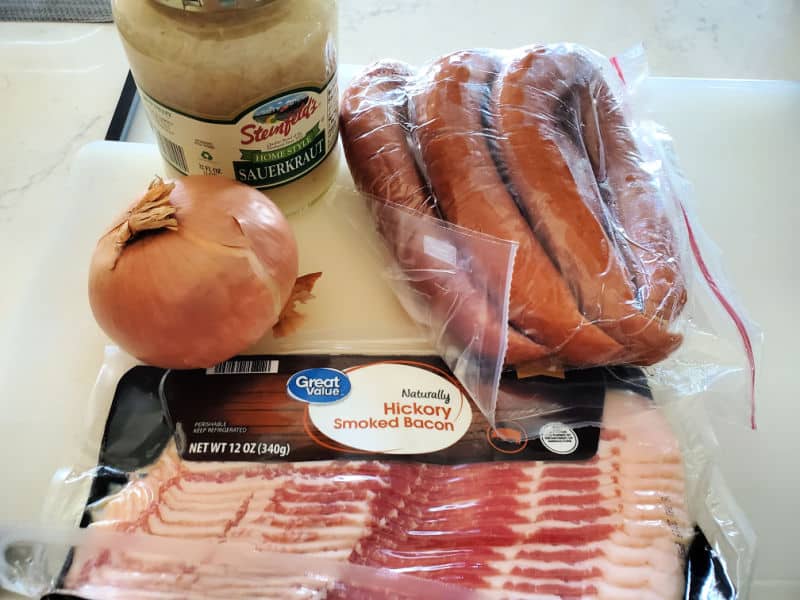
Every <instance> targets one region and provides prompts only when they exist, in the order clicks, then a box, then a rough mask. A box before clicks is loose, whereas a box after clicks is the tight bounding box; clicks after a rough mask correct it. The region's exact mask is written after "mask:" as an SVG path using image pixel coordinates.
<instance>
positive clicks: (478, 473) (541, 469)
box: [63, 390, 692, 600]
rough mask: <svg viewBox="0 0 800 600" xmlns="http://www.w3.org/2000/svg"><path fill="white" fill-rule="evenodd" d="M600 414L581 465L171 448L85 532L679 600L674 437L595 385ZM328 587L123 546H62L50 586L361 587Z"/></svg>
mask: <svg viewBox="0 0 800 600" xmlns="http://www.w3.org/2000/svg"><path fill="white" fill-rule="evenodd" d="M603 421H604V424H603V429H602V431H601V435H600V443H599V447H598V451H597V455H596V456H595V457H594V458H593V459H591V460H588V461H581V462H556V463H554V462H531V461H511V462H492V463H474V464H461V465H439V464H421V463H414V462H404V461H374V460H373V461H352V460H342V461H319V462H314V461H310V462H277V463H246V462H227V463H225V462H202V461H187V460H183V459H181V458H180V457H179V456H178V453H177V451H176V448H175V446H174V444H170V445H169V446H168V447H167V448H166V449H165V450H164V452H163V454H162V455H161V456H160V457H159V459H158V460H157V461H156V463H155V464H154V465H153V466H151V467H150V468H148V469H145V470H144V471H142V472H141V473H134V474H132V475H131V477H130V483H129V484H128V485H127V486H126V487H125V488H123V489H122V490H121V491H120V492H118V493H117V494H115V495H114V496H111V497H109V498H107V499H106V500H105V501H104V502H102V503H101V504H100V505H99V506H98V507H97V509H96V510H95V512H94V521H93V523H92V525H91V527H93V528H96V529H99V530H110V531H116V532H129V533H139V534H150V535H156V536H164V537H168V538H181V539H183V538H191V539H197V540H207V541H211V542H214V544H215V545H216V544H226V543H229V542H230V543H239V544H247V545H248V547H249V548H251V552H252V555H254V556H257V554H258V552H260V551H268V552H282V553H287V554H298V561H303V560H304V557H312V558H313V557H320V558H322V557H324V558H328V559H331V560H338V561H342V562H343V563H344V562H350V563H355V564H360V565H366V566H371V567H383V568H386V569H390V570H393V571H396V572H399V573H405V574H408V575H415V576H417V577H422V578H428V579H433V580H436V581H439V582H447V583H451V584H456V585H460V586H462V587H464V588H471V589H474V590H479V591H486V592H487V593H489V594H491V597H492V598H496V599H497V600H501V599H502V600H562V599H564V598H569V599H570V600H577V599H582V600H599V599H604V600H656V599H657V600H677V599H678V598H682V597H683V592H682V590H683V588H684V583H685V578H684V552H685V549H686V546H687V544H688V541H689V539H690V538H691V535H692V523H691V519H690V517H689V515H688V514H687V506H686V501H685V488H684V472H683V461H682V457H681V454H680V449H679V446H678V442H677V439H676V438H675V436H674V434H673V433H672V431H671V429H670V427H669V425H668V423H667V420H666V418H665V417H664V415H663V414H662V413H661V411H660V410H659V409H658V408H657V407H656V406H655V405H654V404H652V403H651V402H650V401H649V400H647V399H645V398H643V397H641V396H638V395H636V394H634V393H632V392H628V391H621V390H612V391H609V392H608V394H607V396H606V402H605V409H604V415H603ZM330 583H331V582H330V581H329V580H325V579H320V578H314V576H313V570H312V571H310V572H308V573H304V574H303V575H302V576H299V575H297V574H296V573H295V574H294V575H291V576H290V575H289V574H284V573H277V574H276V573H274V570H273V572H270V571H269V565H265V571H264V572H263V573H257V572H250V570H248V569H243V568H242V569H237V568H236V567H235V565H234V566H231V565H222V564H219V562H218V561H215V560H214V558H213V554H211V555H210V557H209V558H208V559H206V560H204V561H197V560H192V561H186V560H183V559H182V557H180V556H176V557H174V559H173V560H170V561H164V560H163V557H159V558H157V559H154V558H152V557H147V556H146V555H141V554H137V553H136V552H128V551H126V550H125V548H124V547H123V548H122V549H120V548H117V549H114V550H111V551H106V552H104V551H103V549H102V548H97V549H94V548H93V549H91V550H88V551H87V550H84V549H83V548H81V549H80V550H78V551H76V553H75V556H74V558H73V560H72V565H71V567H70V569H69V572H68V574H67V576H66V578H65V580H64V585H63V587H64V588H65V589H66V590H69V591H72V592H74V593H77V594H83V595H85V597H89V598H94V599H96V600H106V599H108V600H110V599H112V598H113V599H117V598H150V599H152V600H172V599H175V600H177V599H179V598H181V599H183V598H189V597H191V598H209V599H210V598H216V599H219V600H222V599H223V598H224V599H227V600H234V599H238V598H247V599H249V600H250V599H253V598H280V599H283V598H286V599H288V598H314V599H319V600H322V599H333V598H336V599H337V600H338V599H344V598H347V599H348V600H352V599H353V598H356V597H361V596H356V595H350V594H349V593H348V592H346V591H342V592H341V593H338V592H337V591H336V588H335V587H334V589H331V586H330ZM342 583H343V584H345V585H346V584H347V583H348V582H347V581H346V580H345V581H343V582H342ZM363 597H364V598H365V599H366V598H370V599H374V598H375V596H370V595H364V596H363ZM378 597H380V596H378ZM418 597H424V596H418ZM430 597H440V596H430Z"/></svg>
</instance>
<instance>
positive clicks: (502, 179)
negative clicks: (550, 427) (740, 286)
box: [341, 44, 759, 421]
mask: <svg viewBox="0 0 800 600" xmlns="http://www.w3.org/2000/svg"><path fill="white" fill-rule="evenodd" d="M645 75H646V64H645V62H644V59H643V54H642V53H641V51H638V50H636V49H635V50H633V51H631V52H629V53H628V54H627V55H622V56H620V57H615V58H614V59H612V60H608V59H606V58H605V57H603V56H601V55H598V54H596V53H594V52H592V51H590V50H588V49H586V48H583V47H580V46H576V45H571V44H560V45H549V46H544V45H533V46H530V47H525V48H520V49H517V50H510V51H498V50H486V49H478V50H464V51H458V52H454V53H451V54H448V55H446V56H443V57H441V58H438V59H436V60H434V61H432V62H431V63H429V64H427V65H424V66H422V67H420V68H418V69H414V68H412V67H410V66H409V65H406V64H404V63H402V62H399V61H394V60H382V61H378V62H376V63H374V64H373V65H370V66H369V67H367V68H366V69H365V70H363V71H362V72H361V73H360V74H359V75H357V76H356V77H355V78H354V79H353V81H352V82H351V84H350V86H349V87H347V89H345V90H344V92H343V99H342V109H341V135H342V142H343V147H344V151H345V155H346V157H347V162H348V166H349V168H350V171H351V173H352V175H353V180H354V182H355V185H356V187H357V188H358V190H360V191H361V192H362V194H364V195H365V196H366V197H367V198H368V199H369V204H370V206H372V213H373V215H374V220H375V223H376V229H377V231H378V232H379V233H380V234H381V236H382V237H383V239H384V241H385V244H384V245H385V246H386V248H388V252H389V254H390V261H392V262H393V265H392V266H391V269H390V273H391V274H390V279H392V280H393V281H394V282H395V283H396V284H397V283H399V284H400V285H396V286H395V287H396V288H402V287H405V288H410V289H411V290H412V293H413V295H414V296H415V297H416V298H417V301H418V302H422V303H424V302H427V303H429V304H432V305H436V304H439V305H441V304H442V302H441V299H440V295H439V293H438V290H437V289H436V286H435V284H433V282H432V280H433V279H434V278H439V279H442V278H448V277H449V276H450V275H449V274H447V273H446V272H445V274H443V273H442V271H441V270H439V271H437V272H436V274H435V275H434V271H433V269H431V268H430V267H429V266H428V265H426V263H425V261H426V260H427V259H426V258H425V253H424V252H422V251H420V250H418V249H417V248H415V247H414V246H413V244H407V243H406V240H407V239H411V238H410V236H409V234H408V233H405V234H403V233H402V232H401V233H398V231H397V230H396V228H393V227H391V225H390V224H388V226H387V219H386V218H385V217H384V215H385V213H386V209H385V207H386V206H387V205H388V206H399V207H405V208H407V209H409V210H412V211H415V212H417V213H420V214H423V215H425V216H426V217H429V218H433V219H439V220H440V221H442V222H447V223H450V224H452V225H455V226H458V227H459V228H463V229H465V230H468V231H474V232H477V233H480V234H481V235H488V236H492V237H495V238H497V239H500V240H507V241H511V242H514V243H515V244H516V253H515V255H514V261H513V265H512V267H511V268H512V270H511V283H510V289H508V291H507V293H506V290H507V276H506V271H505V270H504V268H503V267H504V266H505V265H500V264H498V263H497V262H496V260H495V258H494V257H492V256H490V255H485V254H480V253H475V254H473V255H471V257H470V258H471V261H470V272H471V274H472V276H473V277H474V276H478V277H479V278H480V281H481V284H482V285H485V286H486V288H487V290H488V294H487V296H488V298H487V297H481V299H482V300H484V301H488V302H489V303H490V304H494V305H495V306H497V307H499V309H498V310H501V311H503V313H504V314H507V323H506V324H501V325H498V327H501V328H503V329H505V330H506V333H507V346H506V350H505V353H504V354H503V359H502V362H503V364H504V366H505V368H506V370H507V371H514V372H516V373H517V374H518V375H519V376H520V377H524V376H526V375H528V374H538V373H558V372H561V371H563V370H570V369H576V368H591V367H597V366H612V365H625V364H627V365H637V366H642V367H648V368H647V373H648V376H649V377H650V380H651V384H652V386H653V388H654V389H655V390H656V391H658V392H659V393H660V392H661V391H662V390H664V391H666V392H667V393H670V394H673V395H677V396H680V397H685V396H689V395H693V394H698V393H702V392H705V391H707V390H708V389H709V388H711V387H713V386H714V385H715V384H716V383H717V382H718V381H719V380H720V379H724V378H726V377H733V378H735V379H737V382H736V384H735V385H736V386H738V389H739V390H742V393H740V394H739V398H737V399H736V400H735V401H734V402H731V401H730V397H728V398H727V399H726V400H725V402H727V406H726V405H725V404H722V405H721V407H720V409H721V411H722V412H728V413H729V414H733V415H734V418H740V415H741V417H742V418H743V420H750V421H752V419H753V410H752V405H750V406H748V405H747V404H748V400H750V401H752V398H753V395H754V383H753V382H754V369H755V360H756V358H755V352H756V351H757V349H758V347H757V344H756V342H757V341H758V337H759V334H758V332H757V330H756V329H755V328H754V327H753V326H752V324H751V323H749V322H747V321H746V319H745V318H744V317H743V316H742V313H741V311H739V310H738V309H737V308H735V304H734V303H733V302H732V301H731V299H730V292H729V290H728V289H727V288H726V286H725V285H724V284H722V283H721V278H720V276H719V274H718V273H719V269H713V268H710V267H709V265H708V263H709V259H708V257H709V255H713V253H714V249H713V246H712V245H711V244H710V243H709V242H708V241H707V240H705V239H704V238H703V237H702V234H701V230H700V229H699V227H698V226H697V224H696V223H695V222H693V220H692V219H691V218H690V214H691V213H690V208H689V204H688V196H689V195H690V186H689V184H688V183H687V182H686V181H685V180H684V179H683V178H682V176H681V174H680V170H679V169H678V167H677V163H676V161H675V157H674V154H673V151H672V146H671V144H670V139H669V136H668V135H667V133H666V132H665V131H664V130H663V128H661V127H660V126H658V125H657V124H656V123H655V122H654V121H652V120H651V119H650V118H649V117H648V115H647V114H646V113H645V110H644V108H643V107H642V106H641V105H642V104H645V103H644V102H639V100H640V98H639V96H640V95H642V94H641V89H642V88H644V87H646V86H645V81H646V77H645ZM403 273H405V277H403V276H402V274H403ZM425 274H428V279H429V280H431V281H429V283H432V285H430V286H429V287H428V288H427V289H422V288H421V286H420V284H419V282H420V281H426V278H425V277H424V275H425ZM404 279H405V281H403V280H404ZM398 293H399V294H401V295H402V294H404V293H405V294H408V291H405V292H404V291H402V289H401V290H400V291H399V292H398ZM460 300H461V301H460V302H458V303H451V304H452V305H453V306H458V307H459V308H462V309H463V305H464V304H466V305H469V304H470V303H471V300H470V299H469V297H468V293H467V292H464V293H463V294H462V297H461V299H460ZM474 306H475V309H476V311H477V312H478V313H482V312H483V311H484V310H485V309H484V307H483V306H482V305H481V304H477V303H476V304H474ZM424 324H425V325H426V326H427V327H428V328H429V329H431V331H432V337H433V339H436V338H437V337H438V336H440V335H441V333H442V332H447V333H449V334H450V335H449V337H450V339H461V340H463V344H464V346H467V347H468V346H469V340H470V339H471V337H472V335H473V330H472V328H471V326H472V325H473V324H474V323H473V322H471V321H469V320H466V321H465V320H460V319H452V320H448V319H432V320H430V321H429V322H428V323H424ZM491 335H494V332H493V331H492V332H491V333H490V336H491ZM502 400H503V399H502V394H501V397H500V398H499V400H498V401H500V402H502ZM732 407H733V408H732Z"/></svg>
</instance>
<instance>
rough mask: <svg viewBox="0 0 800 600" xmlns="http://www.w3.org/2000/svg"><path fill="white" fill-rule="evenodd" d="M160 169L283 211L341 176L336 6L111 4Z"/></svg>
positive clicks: (228, 0) (230, 0)
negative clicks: (235, 189) (239, 189)
mask: <svg viewBox="0 0 800 600" xmlns="http://www.w3.org/2000/svg"><path fill="white" fill-rule="evenodd" d="M113 9H114V19H115V21H116V25H117V28H118V30H119V33H120V36H121V38H122V41H123V45H124V47H125V51H126V53H127V55H128V60H129V61H130V64H131V72H132V73H133V77H134V79H135V80H136V84H137V87H138V88H139V92H140V95H141V98H142V104H143V106H144V108H145V110H146V112H147V116H148V119H149V121H150V125H151V126H152V128H153V131H154V132H155V135H156V138H157V141H158V146H159V149H160V150H161V154H162V156H163V157H164V160H165V161H166V162H167V163H168V164H169V165H170V166H171V167H172V168H174V169H175V170H176V171H178V172H179V173H182V174H206V175H222V176H225V177H229V178H231V179H236V180H238V181H241V182H244V183H246V184H248V185H251V186H253V187H256V188H258V189H260V190H263V191H265V192H266V193H268V194H269V196H270V198H271V199H272V200H273V201H275V202H276V203H277V204H278V205H279V206H280V207H281V208H282V209H283V210H284V212H288V213H291V212H296V211H297V210H300V209H302V208H303V207H305V206H307V205H308V204H310V203H311V202H313V201H314V200H315V199H316V198H318V197H319V196H320V195H322V193H323V192H324V191H325V190H326V189H327V188H328V186H329V185H330V184H331V182H332V180H333V178H334V176H335V175H336V171H337V165H336V163H337V152H336V140H337V136H338V122H339V120H338V88H337V83H336V38H337V6H336V2H335V0H113Z"/></svg>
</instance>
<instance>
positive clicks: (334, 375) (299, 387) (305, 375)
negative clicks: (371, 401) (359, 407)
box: [286, 367, 352, 404]
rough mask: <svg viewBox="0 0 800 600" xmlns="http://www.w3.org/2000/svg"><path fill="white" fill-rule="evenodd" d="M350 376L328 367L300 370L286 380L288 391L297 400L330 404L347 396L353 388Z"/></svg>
mask: <svg viewBox="0 0 800 600" xmlns="http://www.w3.org/2000/svg"><path fill="white" fill-rule="evenodd" d="M351 388H352V386H351V384H350V378H349V377H348V376H347V375H346V374H345V373H342V372H341V371H338V370H336V369H329V368H327V367H322V368H317V369H304V370H303V371H298V372H297V373H295V374H294V375H292V376H291V377H290V378H289V381H287V382H286V393H288V394H289V396H291V397H292V398H294V399H295V400H300V401H301V402H309V403H311V404H330V403H331V402H336V401H338V400H341V399H343V398H345V397H346V396H347V395H348V394H349V393H350V390H351Z"/></svg>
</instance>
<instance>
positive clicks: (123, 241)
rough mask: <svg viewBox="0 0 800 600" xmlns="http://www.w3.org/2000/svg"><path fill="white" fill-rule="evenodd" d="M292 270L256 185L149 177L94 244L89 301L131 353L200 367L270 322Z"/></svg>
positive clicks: (292, 247)
mask: <svg viewBox="0 0 800 600" xmlns="http://www.w3.org/2000/svg"><path fill="white" fill-rule="evenodd" d="M297 268H298V264H297V244H296V242H295V239H294V236H293V234H292V231H291V229H290V228H289V224H288V222H287V221H286V218H285V217H284V216H283V214H282V213H281V212H280V210H279V209H278V208H277V207H276V206H275V205H274V204H273V203H272V202H271V201H270V200H269V199H268V198H267V197H266V196H264V195H263V194H262V193H261V192H259V191H257V190H255V189H253V188H250V187H249V186H246V185H244V184H241V183H237V182H233V181H230V180H227V179H225V178H222V177H209V176H190V177H184V178H180V179H177V180H176V181H170V182H164V181H162V180H161V179H156V180H155V181H153V182H152V183H151V184H150V187H149V188H148V190H147V192H146V193H145V195H144V196H143V197H142V198H141V199H140V200H139V201H138V202H136V203H135V204H134V205H133V206H132V207H131V208H130V209H129V210H128V212H127V213H126V214H125V215H123V217H122V218H121V219H119V220H118V221H117V222H116V223H115V224H114V225H113V226H112V228H111V229H110V230H109V231H108V232H107V233H106V234H105V235H103V237H101V238H100V240H99V242H98V243H97V248H96V249H95V252H94V255H93V257H92V262H91V267H90V274H89V301H90V304H91V307H92V312H93V313H94V316H95V319H96V320H97V322H98V324H99V325H100V327H102V328H103V330H104V331H105V332H106V333H107V334H108V336H109V337H110V338H111V339H112V340H114V342H116V343H117V344H119V346H120V347H122V348H123V349H124V350H126V351H127V352H129V353H130V354H132V355H134V356H135V357H137V358H139V359H140V360H142V361H144V362H146V363H149V364H152V365H156V366H159V367H166V368H183V369H187V368H205V367H209V366H212V365H214V364H217V363H218V362H221V361H223V360H225V359H227V358H230V357H231V356H233V355H235V354H237V353H239V352H242V351H244V350H246V349H247V348H248V347H249V346H251V345H252V344H253V343H254V342H256V341H257V340H258V339H259V338H261V337H262V336H263V335H264V334H265V333H266V332H267V331H268V330H269V329H270V328H271V327H272V326H273V325H275V323H276V322H277V321H278V319H279V317H280V314H281V311H282V309H283V308H284V306H285V305H286V304H287V301H288V300H289V298H290V295H291V293H292V288H293V286H294V283H295V280H296V279H297Z"/></svg>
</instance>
